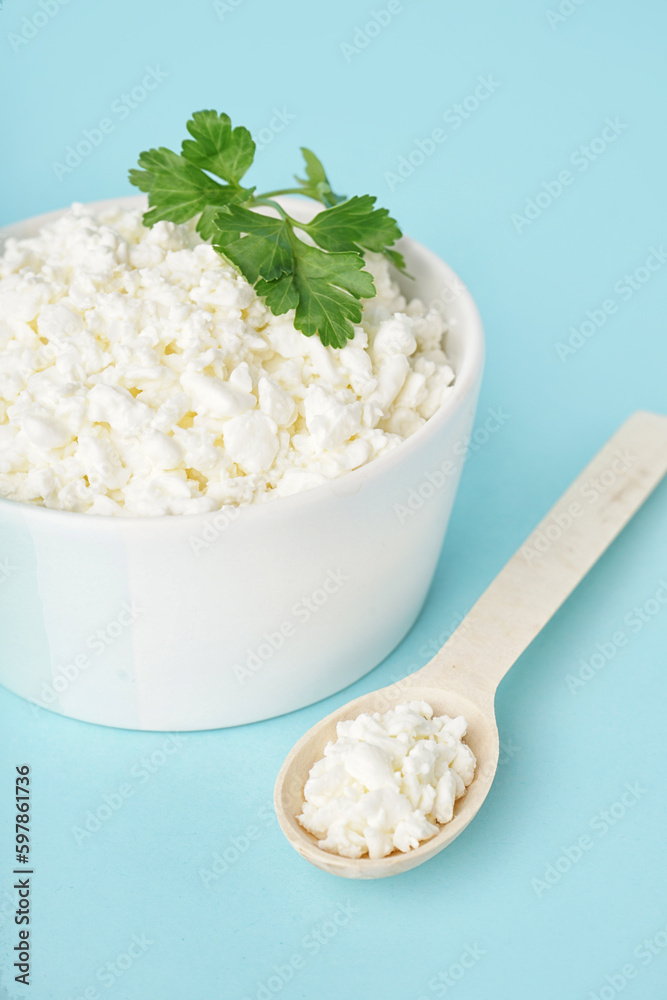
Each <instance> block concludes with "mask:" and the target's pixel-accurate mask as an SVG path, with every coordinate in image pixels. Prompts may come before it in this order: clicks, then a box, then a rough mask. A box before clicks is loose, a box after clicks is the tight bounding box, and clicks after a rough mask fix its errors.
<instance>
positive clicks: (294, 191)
mask: <svg viewBox="0 0 667 1000" xmlns="http://www.w3.org/2000/svg"><path fill="white" fill-rule="evenodd" d="M280 194H300V195H304V196H306V195H305V192H304V190H303V188H278V189H277V190H276V191H267V192H266V194H262V195H260V197H261V198H276V197H277V196H278V195H280ZM306 197H307V196H306Z"/></svg>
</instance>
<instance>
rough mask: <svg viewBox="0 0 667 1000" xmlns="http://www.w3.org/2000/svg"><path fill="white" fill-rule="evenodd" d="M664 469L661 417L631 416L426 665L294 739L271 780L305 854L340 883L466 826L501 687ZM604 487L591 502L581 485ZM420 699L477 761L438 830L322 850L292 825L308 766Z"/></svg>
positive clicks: (413, 854) (390, 870)
mask: <svg viewBox="0 0 667 1000" xmlns="http://www.w3.org/2000/svg"><path fill="white" fill-rule="evenodd" d="M665 473H667V417H664V416H659V415H657V414H652V413H644V412H638V413H635V414H634V415H633V416H632V417H630V419H629V420H627V421H626V422H625V423H624V424H623V426H622V427H621V428H620V429H619V430H618V431H617V432H616V434H614V435H613V437H612V438H611V439H610V440H609V441H608V442H607V444H606V445H605V446H604V447H603V448H602V449H601V450H600V451H599V452H598V454H597V455H596V456H595V458H594V459H593V460H592V461H591V462H590V463H589V464H588V465H587V466H586V468H585V469H584V470H583V472H582V473H581V475H579V476H578V477H577V479H575V481H574V483H573V484H572V486H571V487H570V488H569V489H568V490H567V491H566V492H565V493H564V495H563V496H562V497H561V498H560V500H559V501H558V502H557V503H556V504H555V506H554V507H553V508H552V509H551V510H550V511H549V513H548V514H547V516H546V517H545V518H544V520H543V521H541V522H540V524H539V525H538V526H537V527H536V529H535V531H534V532H533V533H532V534H531V535H530V536H529V538H528V539H527V540H526V542H525V543H524V544H523V545H522V546H521V548H520V549H519V550H518V552H516V553H515V554H514V555H513V556H512V558H511V559H510V560H509V562H508V563H507V564H506V565H505V566H504V568H503V569H502V570H501V571H500V573H499V574H498V576H497V577H496V579H495V580H494V581H493V583H491V585H490V586H489V587H488V588H487V590H485V591H484V593H483V594H482V596H481V597H480V599H479V600H478V601H477V603H476V604H475V605H474V607H473V608H472V610H471V611H470V612H469V613H468V615H467V616H466V617H465V619H464V620H463V621H462V622H461V624H460V625H459V627H458V628H457V630H456V631H455V632H454V634H453V635H452V636H451V637H450V638H449V639H448V641H447V642H446V643H445V645H444V646H443V647H442V649H441V650H440V651H439V652H438V653H436V655H435V656H434V658H433V659H432V660H431V662H430V663H427V664H426V666H425V667H423V668H422V669H421V670H418V671H417V672H416V673H414V674H411V675H410V676H408V677H405V678H404V679H403V680H402V681H399V682H398V683H396V684H392V685H391V686H390V687H386V688H381V689H380V690H378V691H372V692H370V693H369V694H365V695H362V696H361V697H360V698H356V699H355V700H354V701H351V702H348V704H347V705H343V707H342V708H339V709H337V710H336V711H335V712H332V714H331V715H329V716H327V718H326V719H323V720H322V721H321V722H319V723H317V725H315V726H313V727H312V729H310V730H309V732H307V733H306V735H305V736H303V737H302V738H301V739H300V740H299V742H298V743H297V744H296V746H295V747H294V748H293V749H292V751H291V752H290V754H289V755H288V757H287V759H286V760H285V763H284V764H283V766H282V768H281V771H280V773H279V775H278V779H277V781H276V788H275V807H276V814H277V816H278V821H279V822H280V825H281V827H282V830H283V832H284V833H285V835H286V837H287V839H288V840H289V842H290V843H291V845H292V847H294V848H295V850H297V851H298V852H299V854H301V856H302V857H304V858H305V859H306V860H307V861H310V862H311V864H314V865H316V866H317V867H318V868H322V869H324V871H327V872H331V873H332V874H333V875H341V876H343V877H345V878H358V879H370V878H384V877H385V876H387V875H397V874H399V873H400V872H405V871H408V870H409V869H410V868H414V867H416V866H417V865H420V864H422V863H423V862H424V861H428V859H429V858H432V857H433V856H434V855H435V854H437V853H438V852H439V851H441V850H442V849H443V848H445V847H447V845H448V844H451V842H452V841H453V840H455V839H456V837H458V835H459V834H460V833H461V832H462V831H463V830H464V829H465V828H466V826H467V825H468V823H469V822H470V821H471V820H472V819H473V817H474V816H475V815H476V814H477V812H478V811H479V809H480V808H481V805H482V803H483V802H484V799H485V798H486V796H487V794H488V791H489V789H490V787H491V784H492V783H493V779H494V777H495V773H496V767H497V763H498V752H499V739H498V728H497V726H496V720H495V713H494V698H495V693H496V689H497V687H498V684H499V683H500V681H501V680H502V678H503V677H504V675H505V673H506V672H507V671H508V670H509V668H510V667H511V666H512V664H513V663H515V662H516V660H517V659H518V658H519V656H520V655H521V653H522V652H523V651H524V650H525V649H526V647H527V646H528V645H529V644H530V643H531V642H532V641H533V639H534V638H535V637H536V635H537V634H538V633H539V632H540V631H541V630H542V629H543V628H544V626H545V625H546V623H547V622H548V621H549V619H550V618H551V617H552V616H553V615H554V614H555V613H556V611H557V610H558V608H559V607H560V606H561V605H562V604H563V602H564V601H565V600H566V599H567V597H568V596H569V595H570V594H571V593H572V591H573V590H574V588H575V587H576V586H577V585H578V584H579V583H580V582H581V580H582V579H583V577H584V576H585V575H586V574H587V573H588V571H589V570H590V568H591V567H592V566H593V565H594V564H595V562H597V560H598V559H599V558H600V556H601V555H602V553H603V552H604V551H605V549H607V548H608V546H609V545H610V544H611V542H612V541H613V540H614V538H615V537H616V536H617V535H618V533H619V532H620V531H621V530H622V528H623V527H624V526H625V525H626V524H627V522H628V521H629V520H630V518H631V517H632V516H633V514H635V512H636V511H637V510H638V509H639V507H640V506H641V505H642V503H643V502H644V500H646V498H647V497H648V496H649V494H650V493H651V492H652V491H653V489H654V488H655V487H656V486H657V484H658V483H659V482H660V480H661V479H662V477H663V476H664V475H665ZM594 480H600V481H602V482H606V483H609V486H608V488H607V489H606V490H605V491H604V492H603V493H598V494H597V495H596V498H595V500H594V502H591V500H590V486H589V484H590V482H591V481H594ZM410 701H425V702H428V704H429V705H431V707H432V708H433V710H434V713H435V714H436V715H449V716H456V715H463V716H464V717H465V718H466V720H467V722H468V735H467V737H466V742H467V743H468V745H469V746H470V748H471V750H472V751H473V753H474V754H475V757H476V758H477V767H476V769H475V775H474V777H473V780H472V782H471V784H470V785H469V786H468V788H467V789H466V792H465V794H464V795H463V796H462V797H461V798H460V799H459V800H458V801H457V803H456V805H455V809H454V816H453V818H452V819H451V820H450V821H449V822H448V823H445V824H443V825H442V826H441V827H440V829H439V830H438V833H436V834H435V835H434V836H433V837H431V838H430V839H429V840H425V841H423V842H422V843H421V844H420V845H419V846H418V847H416V848H413V849H412V850H409V851H406V852H405V853H402V852H397V851H394V852H393V853H392V854H389V855H387V856H386V857H384V858H368V857H362V858H345V857H342V856H340V855H338V854H333V853H330V852H328V851H325V850H323V849H322V848H321V847H320V846H319V843H318V841H317V838H316V837H313V836H312V835H311V834H309V833H308V832H307V831H306V830H304V829H303V827H302V826H301V825H300V824H299V822H298V820H297V816H299V815H300V813H301V811H302V808H303V801H304V799H303V790H304V785H305V783H306V780H307V778H308V775H309V773H310V769H311V767H312V766H313V764H314V763H315V762H316V761H317V760H319V759H320V758H321V757H322V756H323V754H324V748H325V747H326V745H327V743H328V742H329V741H330V740H335V738H336V723H337V722H340V721H341V720H343V719H354V718H356V717H357V716H358V715H360V714H361V713H362V712H386V711H387V710H388V709H389V708H392V707H394V706H396V705H398V704H401V703H405V702H410Z"/></svg>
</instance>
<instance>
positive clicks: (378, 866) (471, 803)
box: [275, 674, 498, 879]
mask: <svg viewBox="0 0 667 1000" xmlns="http://www.w3.org/2000/svg"><path fill="white" fill-rule="evenodd" d="M407 680H409V681H410V684H409V685H408V684H406V683H405V681H404V682H399V683H398V684H393V685H391V687H386V688H380V690H378V691H371V692H370V693H369V694H365V695H362V696H361V697H360V698H355V700H354V701H350V702H348V703H347V705H343V706H342V708H339V709H337V710H336V711H335V712H332V713H331V715H328V716H327V717H326V718H325V719H323V720H322V721H321V722H319V723H317V725H315V726H313V728H312V729H309V730H308V732H307V733H306V735H305V736H303V737H302V738H301V739H300V740H299V742H298V743H297V744H296V745H295V746H294V747H293V749H292V751H291V752H290V754H289V755H288V757H287V759H286V760H285V763H284V764H283V767H282V770H281V771H280V774H279V775H278V780H277V782H276V790H275V807H276V813H277V815H278V819H279V821H280V825H281V827H282V829H283V832H284V833H285V834H286V836H287V838H288V840H289V841H290V843H291V844H292V846H293V847H294V848H295V849H296V850H297V851H298V852H299V854H300V855H301V856H302V857H303V858H305V859H306V861H310V862H311V864H314V865H316V866H317V867H318V868H322V869H323V870H324V871H327V872H330V873H331V874H332V875H343V876H344V877H346V878H359V879H368V878H384V877H385V876H387V875H397V874H399V873H400V872H405V871H408V870H409V869H410V868H414V867H415V866H416V865H420V864H421V863H422V862H423V861H428V859H429V858H432V857H433V855H434V854H437V853H438V852H439V851H441V850H442V849H443V848H444V847H447V845H448V844H451V842H452V841H453V840H455V839H456V837H458V835H459V834H460V833H462V832H463V830H465V828H466V826H467V825H468V823H469V822H470V821H471V819H472V818H473V817H474V816H475V814H476V813H477V811H478V810H479V808H480V807H481V805H482V802H483V801H484V799H485V798H486V796H487V794H488V792H489V789H490V788H491V784H492V783H493V779H494V776H495V773H496V767H497V764H498V727H497V725H496V720H495V715H494V712H493V703H491V704H486V705H485V706H484V707H483V708H482V707H480V706H479V705H476V704H475V703H474V702H473V701H471V700H470V698H468V697H466V696H465V695H463V694H460V693H459V692H457V691H456V690H449V691H445V690H441V689H439V688H433V687H428V686H426V685H425V684H423V683H419V674H413V675H412V676H411V677H409V678H407ZM413 682H414V683H413ZM397 688H400V691H399V692H397V690H396V689H397ZM406 701H425V702H428V704H429V705H430V706H431V708H432V709H433V712H434V714H435V715H450V716H456V715H463V716H465V718H466V720H467V722H468V735H467V736H466V737H465V742H466V743H467V744H468V746H469V747H470V749H471V750H472V752H473V753H474V754H475V757H476V759H477V766H476V768H475V777H474V778H473V780H472V783H471V784H470V785H469V786H468V788H467V789H466V793H465V795H464V796H462V798H460V799H458V800H457V802H456V804H455V806H454V816H453V818H452V819H451V820H450V821H449V823H445V824H443V825H442V826H441V827H440V829H439V831H438V833H436V834H435V836H433V837H431V838H430V840H425V841H423V842H422V843H421V844H420V845H419V846H418V847H416V848H413V849H412V850H410V851H406V852H405V853H401V852H396V851H394V852H393V853H392V854H389V855H387V856H386V857H384V858H369V857H362V858H344V857H341V856H340V855H339V854H332V853H331V852H329V851H324V850H322V848H321V847H320V846H319V842H318V840H317V838H316V837H314V836H313V835H312V834H310V833H308V831H307V830H304V828H303V827H302V826H301V824H300V823H299V822H298V820H297V818H296V817H297V816H299V815H300V813H301V810H302V808H303V801H304V799H303V789H304V785H305V783H306V779H307V778H308V773H309V771H310V768H311V767H312V765H313V763H314V762H315V761H316V760H319V758H320V757H322V756H323V754H324V748H325V746H326V745H327V743H328V742H329V741H330V740H335V739H336V723H338V722H341V721H343V720H344V719H354V718H356V717H357V716H358V715H360V714H361V713H362V712H386V711H388V710H389V709H390V708H393V707H394V706H395V705H398V704H401V703H403V702H406Z"/></svg>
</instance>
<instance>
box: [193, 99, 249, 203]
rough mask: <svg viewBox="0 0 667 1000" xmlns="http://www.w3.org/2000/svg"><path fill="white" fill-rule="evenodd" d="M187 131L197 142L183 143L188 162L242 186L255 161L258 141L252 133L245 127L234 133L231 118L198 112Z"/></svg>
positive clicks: (238, 127)
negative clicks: (241, 181) (244, 176)
mask: <svg viewBox="0 0 667 1000" xmlns="http://www.w3.org/2000/svg"><path fill="white" fill-rule="evenodd" d="M186 128H187V130H188V132H189V133H190V135H191V136H194V141H193V139H185V140H184V141H183V146H182V148H181V152H182V154H183V156H184V157H185V159H186V160H188V161H189V162H190V163H193V164H194V165H195V167H201V168H202V170H209V171H210V172H211V173H212V174H215V175H216V176H217V177H222V178H223V179H224V180H226V181H229V183H230V184H234V185H238V183H239V181H240V180H241V178H242V177H243V175H244V174H245V173H246V171H247V170H248V167H249V166H250V165H251V164H252V161H253V160H254V159H255V141H254V139H253V137H252V136H251V135H250V132H249V131H248V129H247V128H244V127H243V126H242V125H239V126H237V127H236V128H234V129H233V128H232V123H231V119H230V117H229V115H225V114H221V115H219V114H217V112H215V111H195V113H194V114H193V116H192V118H191V119H190V121H189V122H188V123H187V126H186Z"/></svg>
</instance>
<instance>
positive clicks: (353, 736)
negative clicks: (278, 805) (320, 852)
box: [298, 701, 476, 858]
mask: <svg viewBox="0 0 667 1000" xmlns="http://www.w3.org/2000/svg"><path fill="white" fill-rule="evenodd" d="M466 730H467V722H466V720H465V719H464V718H463V716H461V715H459V716H457V718H455V719H451V718H450V717H449V716H448V715H442V716H437V717H435V718H434V716H433V709H432V708H431V706H430V705H428V704H427V703H426V702H423V701H413V702H410V703H409V704H406V705H397V706H396V708H393V709H391V710H390V711H388V712H384V713H382V714H380V713H379V712H376V713H374V714H373V715H370V714H368V713H364V714H362V715H360V716H358V717H357V718H356V719H354V720H352V721H346V722H339V723H338V724H337V726H336V733H337V736H338V739H337V740H336V741H335V742H332V743H328V744H327V746H326V748H325V750H324V757H322V758H321V760H318V761H317V763H315V764H314V765H313V767H312V768H311V771H310V776H309V778H308V781H307V782H306V785H305V788H304V799H305V801H304V805H303V812H302V813H301V815H300V816H299V817H298V820H299V823H301V825H302V826H303V827H304V828H305V829H306V830H308V832H309V833H312V834H313V835H314V836H315V837H317V839H318V841H319V846H320V847H321V848H323V849H324V850H325V851H330V852H331V853H333V854H341V855H342V856H343V857H346V858H360V857H362V856H363V855H365V854H368V855H369V857H371V858H383V857H385V855H387V854H391V852H392V851H395V850H397V851H409V850H411V849H412V848H414V847H417V846H418V844H419V843H420V841H422V840H428V839H429V837H432V836H433V835H434V834H435V833H437V832H438V827H437V826H436V823H447V822H449V820H450V819H451V818H452V816H453V815H454V802H455V800H456V799H458V798H460V797H461V796H462V795H463V794H464V792H465V790H466V787H467V786H468V785H469V784H470V782H471V781H472V779H473V775H474V773H475V765H476V760H475V755H474V754H473V752H472V750H471V749H470V747H469V746H467V745H466V744H465V743H464V742H463V737H464V736H465V734H466Z"/></svg>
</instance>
